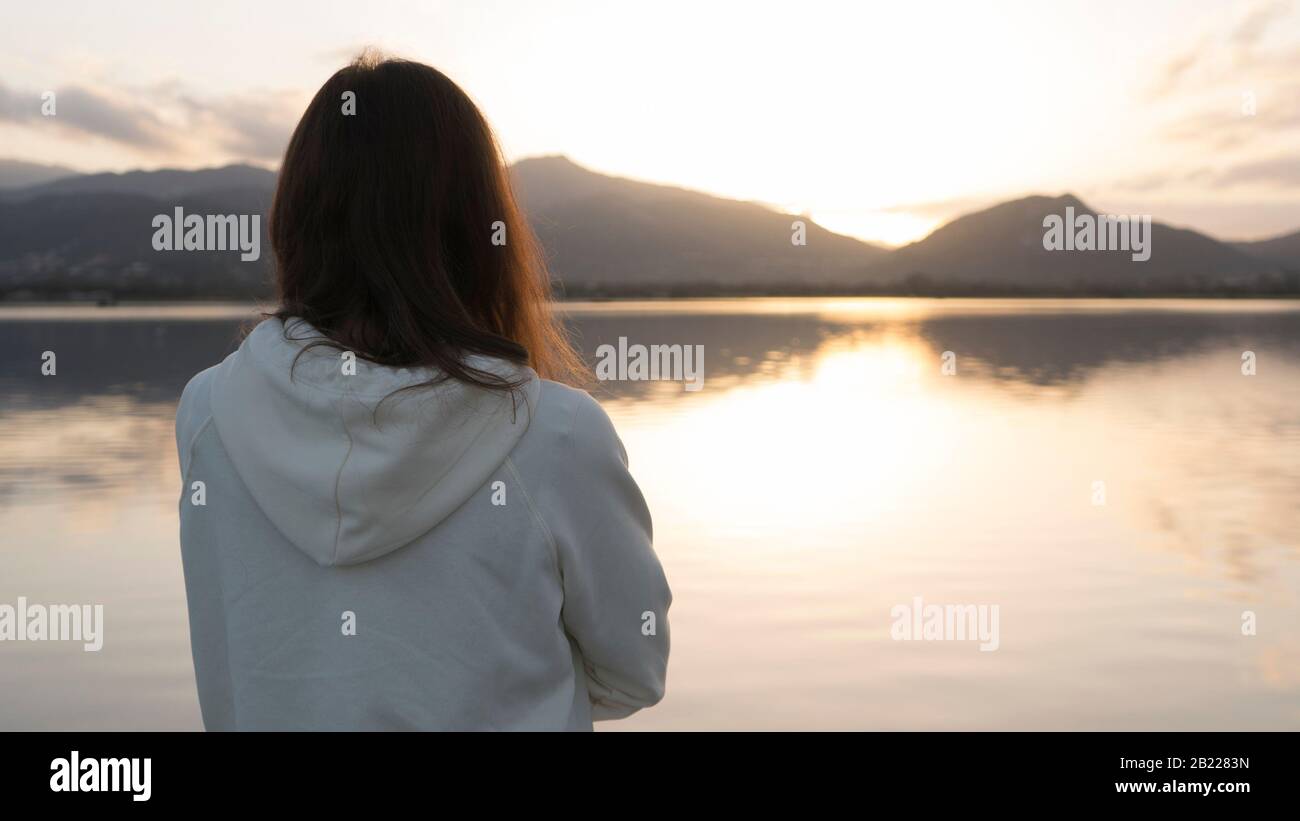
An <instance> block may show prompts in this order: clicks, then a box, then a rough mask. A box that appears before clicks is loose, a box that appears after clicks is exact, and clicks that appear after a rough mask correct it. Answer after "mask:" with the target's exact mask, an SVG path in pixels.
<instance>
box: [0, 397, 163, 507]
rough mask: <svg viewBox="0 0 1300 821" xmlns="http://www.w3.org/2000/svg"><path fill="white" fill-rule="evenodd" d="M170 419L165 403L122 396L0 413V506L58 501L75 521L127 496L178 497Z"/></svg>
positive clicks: (135, 497) (89, 398)
mask: <svg viewBox="0 0 1300 821" xmlns="http://www.w3.org/2000/svg"><path fill="white" fill-rule="evenodd" d="M175 414H176V408H175V405H174V404H172V403H165V402H162V403H160V402H137V401H136V400H134V399H132V398H130V397H125V396H92V397H87V398H86V399H84V400H83V401H81V402H79V403H77V404H75V405H69V406H64V407H59V408H49V409H43V410H9V411H6V412H0V451H2V452H3V458H0V507H13V506H21V505H30V504H44V503H50V502H57V503H58V504H59V506H60V507H61V508H62V509H63V511H64V514H65V515H67V516H70V517H74V518H75V517H77V516H81V515H90V514H91V511H92V510H93V509H95V508H100V507H111V506H112V505H114V504H116V502H115V499H116V500H121V499H122V498H123V497H126V496H130V497H132V498H134V499H138V498H139V497H140V496H142V495H143V496H145V497H150V496H155V495H157V494H158V493H159V492H160V491H162V490H163V489H166V490H167V492H169V493H170V491H171V490H172V489H176V490H177V492H179V487H180V485H179V481H180V480H179V473H178V469H177V467H176V453H175V434H174V432H173V419H174V418H175ZM174 502H175V498H174V497H172V498H170V502H169V503H170V504H174ZM94 518H98V517H97V516H95V517H94Z"/></svg>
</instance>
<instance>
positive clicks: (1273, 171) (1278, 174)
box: [1213, 154, 1300, 190]
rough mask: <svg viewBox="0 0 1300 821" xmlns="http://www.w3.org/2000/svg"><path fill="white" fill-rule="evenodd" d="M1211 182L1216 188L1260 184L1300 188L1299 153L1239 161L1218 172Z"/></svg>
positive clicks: (1281, 187) (1280, 187) (1282, 187)
mask: <svg viewBox="0 0 1300 821" xmlns="http://www.w3.org/2000/svg"><path fill="white" fill-rule="evenodd" d="M1213 184H1214V186H1215V187H1216V188H1230V187H1235V186H1240V185H1251V186H1254V185H1261V184H1262V185H1263V186H1265V187H1272V188H1279V189H1284V190H1285V189H1290V188H1300V154H1286V155H1281V156H1275V157H1269V158H1267V159H1263V160H1252V161H1250V162H1244V163H1239V164H1237V165H1234V166H1231V167H1229V168H1228V169H1226V170H1224V171H1221V172H1219V173H1218V175H1216V177H1215V179H1214V183H1213Z"/></svg>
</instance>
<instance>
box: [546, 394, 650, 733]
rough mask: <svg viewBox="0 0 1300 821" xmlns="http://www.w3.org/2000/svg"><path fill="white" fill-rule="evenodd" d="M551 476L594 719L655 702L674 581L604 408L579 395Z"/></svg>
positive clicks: (562, 563)
mask: <svg viewBox="0 0 1300 821" xmlns="http://www.w3.org/2000/svg"><path fill="white" fill-rule="evenodd" d="M561 448H562V450H561V452H560V453H559V454H557V457H558V458H557V459H556V460H555V464H554V467H553V468H552V477H553V478H554V479H555V480H556V485H555V486H554V487H553V488H552V494H553V495H552V498H553V499H556V500H557V503H558V504H559V505H560V508H561V509H560V510H559V511H558V512H557V515H556V516H554V520H553V522H552V523H551V533H552V536H553V537H554V539H555V547H556V552H557V559H558V561H559V570H560V576H561V579H562V582H563V585H564V606H563V610H562V617H563V621H564V626H565V629H566V630H567V631H568V633H569V636H570V637H571V638H572V639H573V640H574V642H575V643H576V644H577V646H578V650H579V652H580V654H581V656H582V660H583V667H584V670H585V672H586V678H587V690H588V693H589V695H590V698H591V704H592V718H593V719H594V720H596V721H602V720H608V719H616V718H624V717H626V716H629V715H631V714H632V713H634V712H636V711H637V710H640V709H641V708H643V707H649V706H651V705H652V704H655V703H657V702H658V701H659V700H660V699H661V698H663V694H664V684H665V677H666V674H667V667H668V645H669V640H668V606H669V604H670V603H671V601H672V593H671V591H670V590H669V589H668V582H667V579H665V577H664V571H663V567H662V566H660V564H659V559H658V557H656V556H655V553H654V548H653V547H652V546H651V542H652V533H651V522H650V511H649V509H648V508H647V507H646V503H645V499H644V498H643V497H642V495H641V491H640V489H639V488H638V487H637V485H636V482H635V481H633V479H632V475H631V474H630V473H629V472H628V469H627V453H626V451H625V450H624V449H623V443H622V442H621V441H619V438H618V434H617V433H615V431H614V426H613V424H612V423H611V422H610V420H609V417H608V416H607V415H606V413H605V411H604V409H603V408H601V407H600V405H599V404H597V403H596V401H595V400H594V399H592V398H591V397H590V396H588V395H587V394H585V393H583V394H581V396H580V398H579V402H578V406H577V408H575V410H574V413H573V415H572V420H571V428H570V429H569V431H568V433H567V434H566V435H565V436H563V437H562V439H561Z"/></svg>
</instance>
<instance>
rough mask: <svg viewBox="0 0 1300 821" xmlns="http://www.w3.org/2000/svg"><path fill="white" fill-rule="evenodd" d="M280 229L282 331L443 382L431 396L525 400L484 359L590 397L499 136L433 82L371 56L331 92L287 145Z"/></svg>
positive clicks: (276, 245)
mask: <svg viewBox="0 0 1300 821" xmlns="http://www.w3.org/2000/svg"><path fill="white" fill-rule="evenodd" d="M349 92H350V93H349ZM349 107H350V109H349ZM269 228H270V235H271V246H272V248H273V249H274V252H275V263H276V283H277V290H278V297H279V303H278V306H277V308H276V310H275V311H273V312H272V313H270V314H269V315H270V316H275V317H279V318H280V319H281V320H283V321H285V322H286V328H288V327H289V324H288V320H289V319H290V318H292V317H300V318H302V319H305V320H306V321H307V322H309V323H311V324H312V325H313V326H315V327H316V329H317V330H319V331H320V332H321V333H322V334H324V335H325V337H326V339H324V340H319V341H317V342H316V343H314V344H327V345H333V346H336V347H339V348H343V349H346V350H350V351H352V352H354V353H355V354H356V355H357V356H358V357H362V358H364V359H367V360H369V361H371V362H375V363H378V364H381V365H391V366H404V367H411V366H416V367H431V368H434V369H436V371H437V372H438V373H439V375H438V376H437V377H435V378H434V379H433V380H431V381H433V382H438V381H442V380H444V379H448V378H451V379H456V380H459V381H461V382H465V383H468V384H471V385H476V386H479V387H484V388H491V389H498V390H500V389H504V390H509V389H513V388H516V387H518V381H511V380H509V379H506V378H503V377H501V376H500V375H498V374H495V373H492V372H490V371H486V370H483V369H481V368H476V367H473V366H472V365H470V364H469V363H467V362H466V358H467V357H468V356H470V355H474V354H478V355H484V356H490V357H496V358H498V359H504V360H507V361H510V362H513V363H516V364H519V365H528V366H530V367H532V368H533V369H534V370H535V371H537V373H538V374H539V375H541V376H542V377H544V378H549V379H557V380H561V381H566V382H578V381H581V377H580V376H579V374H580V373H581V361H580V360H579V358H578V356H577V354H576V353H575V352H574V349H573V347H572V345H571V344H570V343H569V341H568V339H567V337H566V335H565V333H564V330H563V326H562V325H561V324H560V322H559V320H558V319H557V318H556V317H555V316H554V314H553V313H552V311H551V283H550V279H549V275H548V273H547V270H546V266H545V264H544V262H543V258H542V255H541V253H540V251H539V247H538V244H537V240H536V237H535V236H534V235H533V232H532V231H531V229H530V228H529V226H528V223H527V222H526V221H525V220H524V218H523V217H522V216H521V214H520V212H519V209H518V207H517V205H516V204H515V199H514V195H513V193H512V191H511V188H510V182H509V176H508V172H507V170H506V166H505V163H504V161H503V159H502V156H501V152H500V149H499V147H498V145H497V142H496V139H495V137H494V136H493V134H492V130H491V128H490V126H489V125H488V123H487V121H486V120H485V119H484V117H483V115H482V114H481V113H480V112H479V110H478V108H477V107H476V106H475V105H474V103H473V102H472V101H471V100H470V98H469V97H468V96H467V95H466V94H465V92H464V91H462V90H461V89H460V88H459V87H458V86H457V85H456V84H455V83H453V82H452V81H451V80H450V79H448V78H447V77H446V76H445V75H443V74H442V73H441V72H439V71H437V70H435V69H433V68H431V67H429V66H426V65H423V64H421V63H415V62H410V61H407V60H393V59H385V58H382V57H378V56H374V55H371V54H363V55H362V56H361V57H360V58H358V59H357V60H356V61H355V62H353V63H352V64H351V65H349V66H347V67H346V68H343V69H341V70H340V71H338V72H337V73H335V74H334V76H333V77H330V78H329V80H327V81H326V82H325V85H323V86H322V87H321V89H320V91H318V92H316V96H315V97H314V98H313V99H312V101H311V104H310V105H309V106H307V111H306V113H304V114H303V116H302V120H300V121H299V123H298V127H297V128H295V129H294V132H293V137H292V138H291V139H290V140H289V147H288V149H287V150H286V151H285V155H284V163H283V164H282V165H281V166H280V178H279V183H278V186H277V188H276V192H275V202H274V204H273V205H272V208H271V214H270V225H269ZM502 237H504V240H505V241H504V244H501V242H500V240H501V239H502ZM494 239H495V240H496V241H495V242H494Z"/></svg>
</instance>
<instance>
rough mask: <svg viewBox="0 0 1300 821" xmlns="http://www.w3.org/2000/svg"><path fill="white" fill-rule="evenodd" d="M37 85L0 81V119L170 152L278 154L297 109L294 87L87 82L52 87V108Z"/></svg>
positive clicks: (262, 157) (181, 155)
mask: <svg viewBox="0 0 1300 821" xmlns="http://www.w3.org/2000/svg"><path fill="white" fill-rule="evenodd" d="M41 104H42V98H41V92H36V91H30V90H25V91H18V90H14V89H10V88H8V87H6V86H4V85H3V84H0V123H6V122H7V123H13V124H15V125H20V126H24V127H29V128H40V127H50V128H55V129H59V130H61V131H63V132H64V133H67V134H72V135H75V136H78V137H93V138H99V139H104V140H108V141H110V142H113V143H116V144H117V145H120V146H124V147H127V148H130V149H133V150H135V151H137V152H140V153H148V154H149V155H150V156H151V158H158V156H159V155H160V154H164V155H167V157H168V158H170V159H197V160H205V159H207V158H208V157H210V155H211V154H212V153H214V152H221V153H226V154H229V155H233V156H235V157H238V158H240V159H247V160H254V161H266V160H277V159H279V158H280V157H281V155H282V154H283V153H284V148H285V146H286V145H287V144H288V141H289V135H290V134H291V133H292V131H293V126H294V123H295V122H296V121H297V116H298V114H299V113H300V112H301V105H300V101H299V99H298V95H296V94H294V93H289V92H266V93H261V94H245V95H239V96H227V97H220V98H211V99H209V98H201V97H197V96H194V95H192V94H190V93H188V92H186V91H185V90H184V89H183V88H180V87H178V86H176V85H175V84H166V83H165V84H160V85H157V86H154V87H151V88H147V89H130V90H123V91H118V92H115V93H111V94H110V93H107V92H104V91H100V90H96V89H91V88H88V87H85V86H66V87H64V88H61V89H57V90H56V91H55V115H54V116H52V117H47V116H44V115H43V114H42V111H41Z"/></svg>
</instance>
